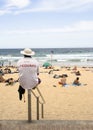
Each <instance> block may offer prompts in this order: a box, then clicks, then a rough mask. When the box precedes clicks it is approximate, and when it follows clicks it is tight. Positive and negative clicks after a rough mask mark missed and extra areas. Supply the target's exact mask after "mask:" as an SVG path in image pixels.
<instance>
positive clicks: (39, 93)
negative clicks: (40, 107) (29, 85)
mask: <svg viewBox="0 0 93 130" xmlns="http://www.w3.org/2000/svg"><path fill="white" fill-rule="evenodd" d="M31 92H32V93H33V95H34V96H35V98H36V99H37V96H36V94H35V93H34V92H33V90H31ZM39 94H40V93H39ZM40 96H41V95H40ZM41 98H42V97H41ZM42 100H43V99H42ZM39 103H40V104H44V103H45V101H43V103H42V102H40V101H39Z"/></svg>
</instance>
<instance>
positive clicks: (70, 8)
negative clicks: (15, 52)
mask: <svg viewBox="0 0 93 130" xmlns="http://www.w3.org/2000/svg"><path fill="white" fill-rule="evenodd" d="M25 47H29V48H43V47H44V48H53V47H54V48H63V47H93V0H0V48H25Z"/></svg>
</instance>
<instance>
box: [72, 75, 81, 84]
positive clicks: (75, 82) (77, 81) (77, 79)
mask: <svg viewBox="0 0 93 130" xmlns="http://www.w3.org/2000/svg"><path fill="white" fill-rule="evenodd" d="M73 85H77V86H79V85H81V83H80V81H79V77H77V78H76V79H75V80H74V82H73Z"/></svg>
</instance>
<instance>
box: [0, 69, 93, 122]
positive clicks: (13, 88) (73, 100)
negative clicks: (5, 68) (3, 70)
mask: <svg viewBox="0 0 93 130" xmlns="http://www.w3.org/2000/svg"><path fill="white" fill-rule="evenodd" d="M57 69H59V71H57ZM78 70H79V71H80V72H81V75H80V76H79V77H80V82H81V83H82V84H87V85H81V86H77V87H75V86H73V85H72V82H73V80H74V79H75V78H76V77H77V76H76V75H75V74H74V73H72V71H73V70H72V68H70V70H69V69H67V68H66V67H55V70H54V71H53V73H51V74H49V71H50V69H44V68H43V67H40V75H39V77H40V78H41V81H42V82H41V84H40V85H39V86H38V88H39V90H40V91H41V93H42V95H43V97H44V99H45V101H46V103H45V104H44V119H45V120H93V82H92V81H93V68H87V67H84V68H83V67H78ZM12 71H13V70H12ZM55 74H57V75H62V74H67V75H68V77H67V84H69V85H68V86H67V87H62V86H61V85H59V84H58V81H59V80H60V78H53V76H54V75H55ZM10 77H12V78H14V79H15V80H17V79H18V73H13V74H5V75H4V78H6V79H7V78H10ZM18 87H19V83H18V82H17V83H15V84H13V85H6V84H5V83H0V120H27V119H28V98H27V91H26V93H25V98H26V102H24V101H23V100H22V101H20V100H19V93H18ZM33 91H34V92H35V93H36V94H37V95H38V93H37V90H33ZM40 101H41V99H40ZM40 107H41V106H40ZM31 108H32V119H33V120H36V99H35V98H34V96H33V95H32V107H31ZM40 109H41V108H40ZM40 114H41V113H40ZM40 119H42V118H41V117H40Z"/></svg>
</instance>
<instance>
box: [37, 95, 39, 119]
mask: <svg viewBox="0 0 93 130" xmlns="http://www.w3.org/2000/svg"><path fill="white" fill-rule="evenodd" d="M37 120H39V97H37Z"/></svg>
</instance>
